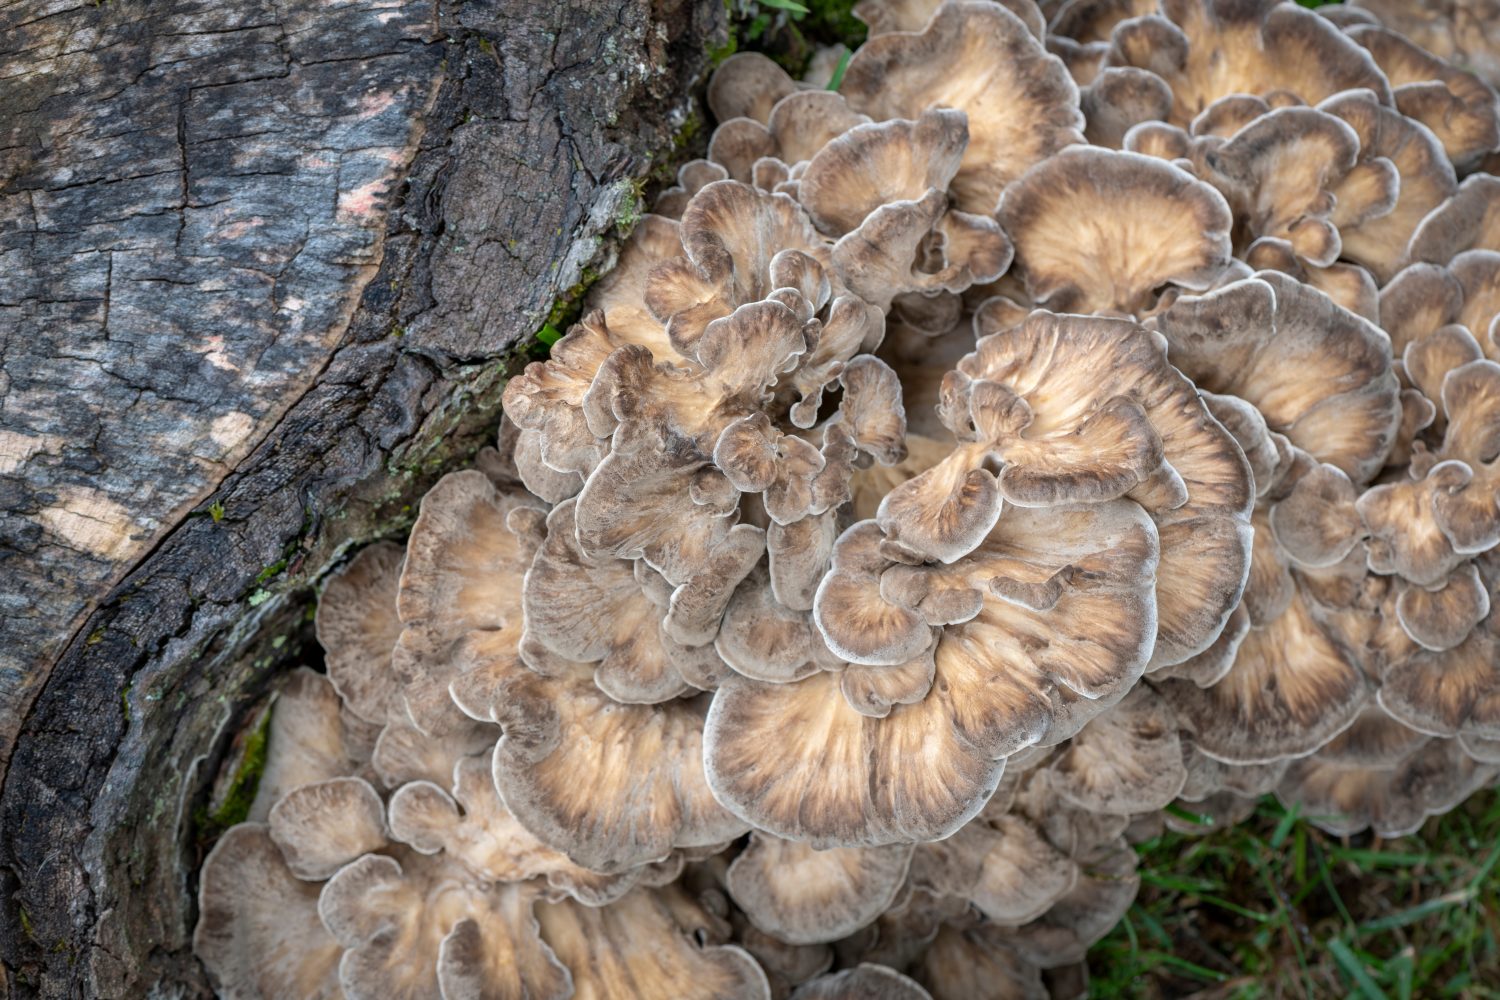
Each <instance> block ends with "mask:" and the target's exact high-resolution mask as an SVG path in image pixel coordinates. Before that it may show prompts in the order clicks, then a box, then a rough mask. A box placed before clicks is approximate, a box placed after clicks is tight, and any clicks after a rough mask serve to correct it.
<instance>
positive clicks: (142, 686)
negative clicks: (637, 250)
mask: <svg viewBox="0 0 1500 1000" xmlns="http://www.w3.org/2000/svg"><path fill="white" fill-rule="evenodd" d="M724 30H725V26H724V7H723V4H722V2H721V0H564V2H561V3H535V2H532V0H464V2H458V3H448V2H442V0H365V2H343V0H332V2H323V0H242V2H236V3H222V2H221V3H210V2H208V0H101V2H95V0H83V2H79V0H0V775H3V787H0V996H5V995H12V996H18V997H30V996H45V997H119V998H126V997H144V996H159V997H187V996H200V995H207V993H208V991H207V986H206V983H205V980H204V978H203V975H202V972H201V969H200V968H199V966H198V964H197V962H196V960H195V959H194V958H193V957H192V955H191V952H190V949H189V947H188V945H189V937H190V934H191V930H192V923H193V920H194V919H195V917H196V913H195V907H194V903H193V899H192V894H193V891H194V889H195V884H196V883H195V879H194V874H193V871H194V868H195V866H196V864H197V862H198V860H199V857H200V854H201V851H202V850H203V848H204V846H205V842H204V838H205V830H204V829H203V826H204V816H205V808H206V807H205V801H206V797H207V794H208V789H209V786H210V785H211V784H212V783H213V781H214V778H215V775H216V774H219V773H220V771H221V769H222V768H223V766H224V761H225V759H226V756H227V755H229V754H230V753H231V747H230V743H231V737H232V736H233V734H234V733H235V731H236V730H237V729H238V728H239V726H240V725H241V724H242V722H243V719H244V716H245V712H246V709H247V707H249V706H251V705H253V704H254V703H256V702H257V700H258V699H261V698H262V696H263V695H264V693H265V691H266V690H267V687H268V685H269V684H270V683H271V681H272V679H273V677H274V676H275V675H276V674H277V672H278V671H279V670H280V668H282V667H284V666H287V665H289V664H292V663H295V662H298V660H297V657H298V653H299V651H302V650H303V649H304V648H305V644H306V643H307V642H308V627H307V621H306V619H307V615H306V613H305V612H306V611H307V609H308V606H309V602H310V596H311V593H312V588H313V587H315V585H316V583H317V581H318V580H319V579H320V578H321V577H322V576H323V575H324V574H326V572H327V571H328V570H329V569H331V568H332V567H333V566H335V565H336V564H337V563H338V562H339V561H340V559H341V558H343V557H344V556H345V555H346V554H347V552H348V550H349V549H350V548H351V547H352V546H353V545H355V544H358V543H360V542H363V541H367V540H370V539H373V538H376V537H381V536H389V535H392V534H397V533H399V532H400V531H401V530H402V529H403V528H404V527H405V526H406V525H409V523H410V521H411V519H412V516H413V512H414V509H415V504H416V501H417V498H418V497H419V496H420V495H421V493H422V491H423V490H424V489H425V488H426V487H427V486H428V485H430V484H431V482H432V481H433V480H434V479H435V478H436V477H437V475H439V474H440V473H441V472H444V471H447V470H448V469H449V468H453V467H457V466H459V465H461V464H462V463H463V462H465V461H467V460H468V459H469V458H470V457H471V456H472V455H473V454H474V453H475V451H476V450H477V449H478V448H479V447H480V446H481V445H483V444H485V443H488V441H489V440H490V437H491V436H492V435H493V433H494V428H495V424H496V420H497V413H498V405H499V393H500V389H501V387H502V386H503V383H504V378H505V376H506V374H507V373H508V371H509V369H510V368H512V367H514V366H515V364H516V362H517V358H518V353H517V352H518V345H522V344H524V343H525V342H527V341H528V340H529V338H530V336H531V334H532V333H533V332H534V331H535V330H536V329H537V328H538V327H539V326H540V325H541V324H542V322H543V321H544V319H545V318H546V317H547V315H548V313H549V310H551V309H552V307H553V305H554V303H555V302H557V301H558V300H559V298H560V297H564V296H565V295H566V294H567V292H568V290H569V289H572V288H574V286H576V285H577V284H578V283H579V282H580V280H581V279H582V277H583V276H584V275H585V273H586V270H587V269H588V268H589V267H594V268H602V267H604V266H606V265H607V263H608V261H609V258H610V255H611V254H612V253H613V247H614V244H615V242H616V240H617V238H618V235H619V232H620V231H621V228H622V227H621V223H626V224H628V222H629V216H631V215H632V214H633V213H634V212H635V211H636V209H637V205H638V195H639V191H640V178H642V177H643V176H645V175H646V174H647V172H648V171H649V170H651V169H652V167H653V165H660V163H661V161H662V159H663V157H664V156H666V155H670V153H671V150H672V149H673V148H674V140H676V141H680V140H681V138H682V136H683V135H684V134H686V133H688V132H690V131H691V128H692V126H693V123H694V122H695V121H696V118H695V111H694V105H693V103H692V98H691V95H692V94H693V92H694V90H695V89H696V88H695V84H696V83H697V82H698V80H699V79H700V78H701V76H702V74H703V72H704V70H705V69H706V63H707V56H706V51H707V50H708V49H710V48H711V47H713V46H714V45H716V44H718V43H719V42H721V41H722V40H723V37H724ZM308 652H309V655H311V650H308Z"/></svg>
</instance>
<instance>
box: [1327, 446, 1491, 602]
mask: <svg viewBox="0 0 1500 1000" xmlns="http://www.w3.org/2000/svg"><path fill="white" fill-rule="evenodd" d="M1357 508H1358V510H1359V514H1360V517H1361V518H1362V519H1363V520H1364V523H1365V526H1366V528H1367V529H1368V530H1369V533H1370V539H1369V541H1368V543H1367V544H1368V548H1369V565H1370V569H1371V570H1372V571H1374V572H1376V573H1395V574H1398V575H1399V576H1401V577H1402V578H1404V579H1406V580H1409V581H1410V582H1412V583H1415V584H1417V585H1418V586H1422V587H1431V586H1435V585H1437V584H1439V583H1440V582H1442V581H1443V580H1445V579H1446V578H1447V576H1448V574H1449V573H1451V572H1453V570H1454V569H1456V568H1457V567H1458V566H1459V564H1461V563H1462V562H1463V561H1464V560H1465V559H1466V558H1468V555H1469V554H1470V553H1472V552H1475V551H1483V550H1484V549H1487V548H1490V547H1491V546H1493V545H1494V544H1495V543H1496V541H1497V540H1500V524H1497V522H1496V517H1495V498H1494V496H1493V493H1492V488H1489V489H1487V488H1486V486H1485V483H1484V482H1483V481H1482V480H1476V479H1475V476H1474V470H1473V469H1471V468H1470V467H1469V466H1468V465H1467V464H1465V463H1464V462H1460V461H1446V462H1439V463H1438V464H1437V465H1434V466H1433V467H1432V468H1431V469H1430V470H1429V471H1428V472H1427V475H1426V476H1424V477H1423V478H1422V479H1416V480H1413V479H1405V480H1399V481H1397V482H1394V483H1387V484H1383V485H1380V486H1375V487H1372V488H1370V489H1369V490H1366V491H1365V493H1364V494H1363V495H1362V496H1361V497H1360V498H1359V501H1358V503H1357Z"/></svg>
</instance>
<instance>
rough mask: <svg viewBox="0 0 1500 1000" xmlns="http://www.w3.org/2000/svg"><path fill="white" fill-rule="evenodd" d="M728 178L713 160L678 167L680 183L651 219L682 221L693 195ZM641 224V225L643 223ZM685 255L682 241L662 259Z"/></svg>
mask: <svg viewBox="0 0 1500 1000" xmlns="http://www.w3.org/2000/svg"><path fill="white" fill-rule="evenodd" d="M728 179H729V171H728V170H727V169H725V168H724V166H723V165H722V164H719V163H715V162H714V161H713V160H689V161H687V162H686V163H684V164H683V165H682V166H680V167H678V168H677V183H676V184H674V185H672V186H671V187H669V188H667V189H666V190H665V191H663V192H662V193H661V194H660V195H658V196H657V198H656V204H655V205H654V206H652V209H651V216H649V217H660V218H664V219H672V220H678V219H681V218H682V211H683V209H685V208H687V204H688V202H689V201H690V200H692V197H693V195H695V194H697V193H698V192H699V191H702V190H703V189H704V188H706V187H708V186H709V185H710V184H712V183H713V182H714V181H724V180H728ZM646 218H648V217H642V220H641V221H642V222H644V221H645V219H646ZM637 225H639V223H638V224H637ZM631 235H632V236H634V235H635V233H634V231H632V232H631ZM673 235H674V236H675V235H676V234H675V230H674V232H673ZM681 252H682V244H681V243H680V242H679V243H678V244H677V246H676V247H675V248H672V249H671V250H670V252H668V253H667V254H666V257H664V258H662V259H666V258H669V257H675V256H677V255H678V254H679V253H681ZM623 263H624V260H623V258H622V260H621V264H623ZM621 264H616V265H615V270H612V271H610V272H609V274H607V275H605V277H604V279H603V280H607V279H608V278H611V277H613V276H614V275H615V274H616V273H618V271H619V268H620V266H621ZM640 277H641V278H642V279H644V278H645V275H644V274H641V275H640ZM628 284H631V285H633V284H634V282H628ZM634 304H636V305H641V304H642V303H640V302H639V297H638V296H637V302H636V303H634ZM645 315H646V316H647V317H648V318H650V319H651V320H652V322H655V319H656V318H655V317H654V316H651V314H650V312H649V311H648V312H646V314H645Z"/></svg>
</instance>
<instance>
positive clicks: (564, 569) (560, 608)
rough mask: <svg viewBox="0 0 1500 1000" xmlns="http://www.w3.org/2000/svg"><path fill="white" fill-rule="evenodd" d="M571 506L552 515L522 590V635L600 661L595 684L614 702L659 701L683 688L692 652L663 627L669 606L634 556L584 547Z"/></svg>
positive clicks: (578, 658) (572, 656)
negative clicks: (650, 587)
mask: <svg viewBox="0 0 1500 1000" xmlns="http://www.w3.org/2000/svg"><path fill="white" fill-rule="evenodd" d="M573 512H574V501H572V500H566V501H564V502H562V503H561V504H558V505H557V506H556V507H554V508H553V509H552V512H551V513H550V514H548V515H547V537H546V539H545V540H544V541H543V542H542V545H541V548H539V549H538V550H537V553H536V556H535V558H534V559H533V561H532V564H531V568H530V569H529V570H527V572H526V579H525V583H524V587H523V591H522V605H523V607H524V609H525V617H526V625H525V635H526V636H527V637H528V638H529V639H532V640H534V641H536V642H538V643H540V644H541V645H542V646H545V647H546V648H547V649H548V650H550V651H551V652H552V653H554V654H556V655H557V656H560V657H562V658H563V659H566V660H569V661H572V662H575V663H590V664H596V666H595V667H594V683H595V684H597V685H598V686H599V690H601V691H603V692H604V693H605V694H607V695H609V697H611V698H613V699H614V700H615V701H618V702H625V703H630V704H654V703H656V702H661V701H667V700H669V699H672V698H676V697H678V696H680V695H683V694H686V693H687V692H688V691H689V690H691V688H690V686H689V684H688V682H687V680H686V679H685V678H684V677H683V674H682V672H681V670H679V668H678V664H679V662H681V661H683V660H684V659H685V658H687V657H689V656H692V655H694V654H689V653H688V652H687V651H686V650H685V649H684V647H683V646H682V645H681V644H680V643H677V642H676V641H675V640H673V639H672V638H671V636H670V635H668V634H667V633H666V630H665V628H664V627H663V617H664V615H665V612H666V609H664V608H661V607H658V606H657V604H656V603H654V602H653V601H652V600H651V599H650V598H649V597H648V596H647V594H646V592H645V590H643V588H642V587H641V584H640V583H639V582H638V581H637V579H636V572H635V567H634V565H633V564H632V563H630V562H629V561H627V560H624V559H613V558H610V557H608V556H605V557H600V558H590V557H589V556H587V555H585V554H584V553H583V551H582V550H581V549H580V548H579V545H578V538H577V531H576V525H575V522H574V516H573ZM725 596H726V597H727V596H728V595H727V594H726V595H725ZM720 613H722V609H720ZM524 648H525V647H523V649H524ZM710 655H711V654H710ZM523 656H524V654H523ZM543 672H545V670H544V671H543Z"/></svg>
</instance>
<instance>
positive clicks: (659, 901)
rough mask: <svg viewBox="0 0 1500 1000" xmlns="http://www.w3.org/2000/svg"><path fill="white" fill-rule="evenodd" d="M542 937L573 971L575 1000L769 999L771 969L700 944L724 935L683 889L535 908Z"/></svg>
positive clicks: (742, 954) (732, 952)
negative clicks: (654, 999) (595, 904)
mask: <svg viewBox="0 0 1500 1000" xmlns="http://www.w3.org/2000/svg"><path fill="white" fill-rule="evenodd" d="M537 919H538V920H539V922H540V925H541V932H542V937H543V938H544V939H545V940H546V942H547V944H549V945H550V946H551V948H552V950H553V951H554V952H556V953H557V957H558V958H559V959H560V960H561V961H562V963H563V965H564V966H565V967H566V968H568V969H569V970H571V972H572V978H573V994H572V995H573V997H574V998H575V1000H635V998H638V997H673V998H678V997H680V998H682V1000H770V996H771V992H770V984H769V983H768V982H767V981H766V974H765V973H764V972H762V971H761V969H760V966H758V965H757V964H756V963H755V960H754V959H752V958H751V957H750V956H749V955H748V954H746V953H745V952H744V951H742V950H741V949H739V948H736V947H732V946H726V945H710V946H707V947H702V946H699V945H697V944H695V943H694V942H693V939H692V938H693V936H694V935H701V936H702V937H707V938H708V939H710V940H713V939H715V938H718V937H720V936H721V933H720V932H718V931H717V929H716V921H715V918H713V917H712V916H711V915H710V914H709V913H708V912H707V911H706V910H704V909H703V908H702V906H700V905H699V904H698V903H697V902H695V901H693V900H692V899H690V898H689V897H688V895H687V894H686V893H685V892H684V891H683V890H682V889H681V888H679V887H677V886H668V887H665V888H662V889H637V890H635V891H634V892H632V893H630V894H629V895H627V896H625V897H624V898H623V899H620V900H618V901H616V902H614V903H611V904H610V905H609V906H601V907H588V906H580V905H578V904H577V903H575V902H572V901H566V900H565V901H563V902H559V903H542V904H540V905H538V906H537Z"/></svg>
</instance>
